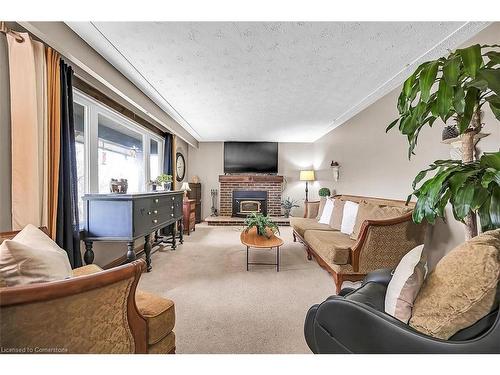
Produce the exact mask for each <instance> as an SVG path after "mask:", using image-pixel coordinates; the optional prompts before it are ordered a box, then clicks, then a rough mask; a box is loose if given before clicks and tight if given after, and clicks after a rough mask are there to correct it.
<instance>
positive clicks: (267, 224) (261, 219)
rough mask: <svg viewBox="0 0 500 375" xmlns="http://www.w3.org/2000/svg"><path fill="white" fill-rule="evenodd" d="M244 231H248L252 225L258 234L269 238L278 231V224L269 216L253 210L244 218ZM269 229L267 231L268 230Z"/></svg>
mask: <svg viewBox="0 0 500 375" xmlns="http://www.w3.org/2000/svg"><path fill="white" fill-rule="evenodd" d="M245 226H246V228H245V232H248V231H249V230H250V229H252V228H253V227H255V228H256V230H257V234H258V235H259V236H265V237H267V238H271V235H272V234H275V233H278V234H279V232H280V230H279V228H278V224H276V223H275V222H274V221H272V220H271V218H270V217H269V216H264V215H262V214H261V213H257V212H253V213H251V214H250V215H248V217H247V218H246V220H245ZM268 230H269V231H268Z"/></svg>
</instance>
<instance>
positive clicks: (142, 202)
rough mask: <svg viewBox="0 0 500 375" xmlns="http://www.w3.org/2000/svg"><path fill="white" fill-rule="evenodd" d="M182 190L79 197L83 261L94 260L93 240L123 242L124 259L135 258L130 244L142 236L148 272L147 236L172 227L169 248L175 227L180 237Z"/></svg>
mask: <svg viewBox="0 0 500 375" xmlns="http://www.w3.org/2000/svg"><path fill="white" fill-rule="evenodd" d="M183 194H184V193H183V192H182V191H167V192H162V191H159V192H150V193H132V194H117V193H115V194H86V195H85V196H84V197H83V203H84V211H85V228H84V238H83V240H84V242H85V253H84V260H85V263H86V264H90V263H92V262H93V261H94V252H93V251H92V244H93V242H94V241H124V242H127V260H128V261H133V260H134V259H135V252H134V241H135V240H137V239H138V238H141V237H144V253H145V254H146V262H147V267H148V271H150V270H151V241H150V237H151V233H153V232H155V231H157V230H159V229H161V228H164V227H166V226H169V225H171V224H176V225H174V233H173V246H172V248H174V249H175V238H176V230H177V225H180V229H179V230H180V236H182V201H183Z"/></svg>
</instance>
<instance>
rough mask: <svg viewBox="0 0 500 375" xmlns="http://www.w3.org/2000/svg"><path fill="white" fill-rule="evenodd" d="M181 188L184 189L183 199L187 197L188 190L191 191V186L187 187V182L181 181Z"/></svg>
mask: <svg viewBox="0 0 500 375" xmlns="http://www.w3.org/2000/svg"><path fill="white" fill-rule="evenodd" d="M181 190H184V199H187V194H188V191H191V188H190V187H189V182H183V183H182V186H181Z"/></svg>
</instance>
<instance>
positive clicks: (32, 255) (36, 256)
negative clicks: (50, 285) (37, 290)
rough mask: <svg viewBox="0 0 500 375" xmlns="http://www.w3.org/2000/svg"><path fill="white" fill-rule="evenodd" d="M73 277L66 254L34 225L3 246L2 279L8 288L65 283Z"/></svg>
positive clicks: (1, 259)
mask: <svg viewBox="0 0 500 375" xmlns="http://www.w3.org/2000/svg"><path fill="white" fill-rule="evenodd" d="M71 275H72V273H71V265H70V264H69V260H68V255H67V253H66V251H64V250H63V249H61V248H60V247H59V246H57V244H56V243H55V242H54V241H52V239H51V238H50V237H48V236H47V235H46V234H45V233H44V232H42V231H41V230H40V229H38V228H37V227H35V226H34V225H31V224H30V225H27V226H26V227H25V228H24V229H23V230H22V231H20V232H19V233H18V234H17V235H16V236H15V237H14V238H13V239H12V240H5V241H3V242H2V244H1V245H0V278H1V279H3V280H4V283H5V285H6V286H15V285H26V284H33V283H42V282H47V281H56V280H64V279H67V278H69V277H71Z"/></svg>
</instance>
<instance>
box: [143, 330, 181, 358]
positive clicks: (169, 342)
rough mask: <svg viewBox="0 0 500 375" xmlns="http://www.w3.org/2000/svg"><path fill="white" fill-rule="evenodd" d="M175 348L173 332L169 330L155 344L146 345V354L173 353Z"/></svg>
mask: <svg viewBox="0 0 500 375" xmlns="http://www.w3.org/2000/svg"><path fill="white" fill-rule="evenodd" d="M174 350H175V333H173V332H170V333H169V334H168V335H167V336H165V337H164V338H162V339H161V340H160V341H158V342H157V343H156V344H152V345H149V346H148V354H173V353H174Z"/></svg>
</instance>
